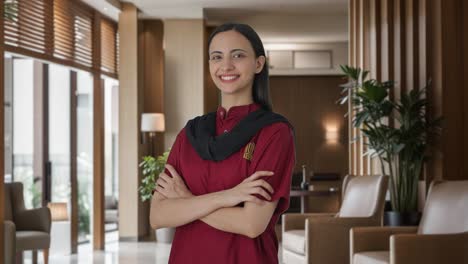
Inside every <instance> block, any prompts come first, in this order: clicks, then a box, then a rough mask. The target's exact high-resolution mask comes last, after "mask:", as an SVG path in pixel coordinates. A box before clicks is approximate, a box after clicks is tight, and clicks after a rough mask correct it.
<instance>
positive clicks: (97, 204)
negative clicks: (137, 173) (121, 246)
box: [93, 11, 105, 250]
mask: <svg viewBox="0 0 468 264" xmlns="http://www.w3.org/2000/svg"><path fill="white" fill-rule="evenodd" d="M100 28H101V18H100V14H99V13H98V12H97V11H95V19H94V21H93V34H94V36H95V38H93V68H94V69H95V71H94V74H93V248H94V249H97V250H103V249H104V245H105V239H104V190H105V189H104V82H103V81H102V79H101V75H100V74H98V73H97V72H98V71H97V69H99V68H100V65H101V37H100V33H101V31H100Z"/></svg>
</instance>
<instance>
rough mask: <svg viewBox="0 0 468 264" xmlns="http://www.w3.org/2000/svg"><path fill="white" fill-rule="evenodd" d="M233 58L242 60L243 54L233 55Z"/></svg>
mask: <svg viewBox="0 0 468 264" xmlns="http://www.w3.org/2000/svg"><path fill="white" fill-rule="evenodd" d="M233 57H234V58H242V57H244V54H240V53H239V54H234V56H233Z"/></svg>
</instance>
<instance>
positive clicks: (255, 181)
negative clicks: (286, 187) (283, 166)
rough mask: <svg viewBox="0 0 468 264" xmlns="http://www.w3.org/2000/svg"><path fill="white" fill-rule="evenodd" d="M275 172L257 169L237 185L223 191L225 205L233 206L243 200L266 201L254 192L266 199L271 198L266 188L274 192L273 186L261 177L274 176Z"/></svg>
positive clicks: (261, 202)
mask: <svg viewBox="0 0 468 264" xmlns="http://www.w3.org/2000/svg"><path fill="white" fill-rule="evenodd" d="M273 174H274V173H273V172H271V171H256V172H255V173H254V174H252V175H251V176H250V177H248V178H246V179H245V180H243V181H242V182H241V183H240V184H238V185H237V186H236V187H234V188H232V189H229V190H225V191H222V197H223V199H224V202H225V207H233V206H236V205H238V204H240V203H242V202H254V203H258V204H263V203H265V201H263V200H261V199H259V198H257V197H255V196H254V194H259V195H261V196H263V197H265V199H267V200H270V199H271V196H270V194H268V193H267V192H266V191H265V190H267V191H269V192H270V193H273V187H271V185H270V184H269V183H268V182H266V181H265V180H261V179H259V178H260V177H264V176H267V177H268V176H272V175H273Z"/></svg>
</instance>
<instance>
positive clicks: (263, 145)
mask: <svg viewBox="0 0 468 264" xmlns="http://www.w3.org/2000/svg"><path fill="white" fill-rule="evenodd" d="M269 129H272V132H270V133H266V134H265V135H260V136H259V137H258V140H257V142H256V146H255V149H254V153H253V158H252V162H251V164H250V166H249V176H250V175H252V174H253V173H255V172H256V171H273V172H274V175H273V176H270V177H263V179H264V180H266V181H267V182H268V183H269V184H270V185H271V186H272V187H273V190H274V192H273V195H272V199H271V201H276V200H279V201H278V205H277V207H276V210H275V213H280V214H281V213H283V212H284V211H286V210H287V209H288V207H289V193H290V190H291V177H292V173H293V170H294V166H295V163H296V157H295V156H296V155H295V146H294V134H293V130H292V129H291V128H290V127H289V126H288V125H287V124H286V123H279V124H275V125H274V126H273V127H270V128H269ZM257 197H259V198H261V199H263V200H266V199H264V198H263V196H260V195H257Z"/></svg>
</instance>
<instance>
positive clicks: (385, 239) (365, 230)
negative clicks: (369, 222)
mask: <svg viewBox="0 0 468 264" xmlns="http://www.w3.org/2000/svg"><path fill="white" fill-rule="evenodd" d="M417 231H418V227H417V226H404V227H403V226H402V227H387V226H385V227H355V228H352V229H351V233H350V236H351V237H350V241H351V245H350V250H351V258H352V257H353V255H354V254H355V253H358V252H363V251H388V250H390V236H391V235H394V234H415V233H416V232H417Z"/></svg>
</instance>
